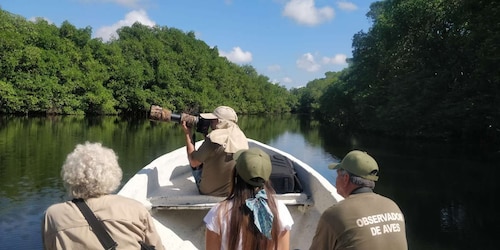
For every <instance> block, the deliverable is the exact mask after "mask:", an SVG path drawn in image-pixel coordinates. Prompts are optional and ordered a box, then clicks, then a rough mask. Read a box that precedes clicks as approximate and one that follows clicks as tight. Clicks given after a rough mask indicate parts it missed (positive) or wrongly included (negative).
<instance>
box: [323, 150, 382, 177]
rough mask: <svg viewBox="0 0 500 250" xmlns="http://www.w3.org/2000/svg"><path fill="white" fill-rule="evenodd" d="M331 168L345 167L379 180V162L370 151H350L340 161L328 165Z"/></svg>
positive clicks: (353, 172) (359, 174) (360, 174)
mask: <svg viewBox="0 0 500 250" xmlns="http://www.w3.org/2000/svg"><path fill="white" fill-rule="evenodd" d="M328 168H329V169H345V170H346V171H347V172H349V173H351V174H354V175H357V176H359V177H362V178H364V179H367V180H372V181H377V180H378V164H377V162H376V161H375V159H373V157H371V156H370V155H369V154H368V153H366V152H364V151H359V150H353V151H351V152H349V153H348V154H347V155H346V156H345V157H344V159H342V161H341V162H340V163H332V164H330V165H328Z"/></svg>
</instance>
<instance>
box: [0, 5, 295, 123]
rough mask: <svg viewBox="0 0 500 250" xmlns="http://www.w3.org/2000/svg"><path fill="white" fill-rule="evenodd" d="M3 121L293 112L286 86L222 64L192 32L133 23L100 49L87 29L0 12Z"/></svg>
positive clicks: (225, 62)
mask: <svg viewBox="0 0 500 250" xmlns="http://www.w3.org/2000/svg"><path fill="white" fill-rule="evenodd" d="M0 28H2V33H1V34H0V57H1V58H0V59H1V60H0V85H1V86H2V89H1V90H0V91H1V94H2V96H1V97H0V113H4V114H8V113H23V114H25V113H49V114H92V115H95V114H97V115H102V114H105V115H108V114H142V113H145V112H146V111H148V110H149V107H150V105H151V104H158V105H161V106H163V107H165V108H169V109H172V110H174V111H176V112H190V113H196V112H207V111H211V110H213V109H214V108H215V107H217V106H219V105H229V106H232V107H233V108H235V109H236V110H237V111H238V112H241V113H281V112H289V111H290V110H291V108H290V106H289V104H290V103H292V101H291V100H293V98H294V97H293V96H292V95H291V94H290V93H289V92H288V91H287V90H286V88H284V87H283V86H278V85H276V84H273V83H271V82H270V81H269V79H268V78H267V77H265V76H262V75H259V74H257V72H256V71H255V69H254V68H253V67H252V66H250V65H243V66H239V65H236V64H234V63H231V62H229V61H228V60H227V59H226V58H223V57H220V56H219V53H218V50H217V48H210V47H209V46H208V45H207V44H206V43H205V42H203V41H201V40H198V39H196V37H195V35H194V32H183V31H181V30H178V29H175V28H168V27H161V26H155V27H148V26H144V25H141V24H140V23H135V24H133V25H132V26H131V27H122V28H121V29H119V30H118V31H117V33H118V37H116V38H114V39H112V40H111V41H110V42H107V43H103V42H102V41H101V40H100V39H92V38H91V34H92V30H91V28H90V27H86V28H83V29H78V28H76V27H75V26H73V25H72V24H71V23H69V22H68V21H65V22H63V23H62V24H61V26H60V27H57V26H55V25H53V24H49V23H48V22H47V21H46V20H43V19H37V20H35V21H34V22H31V21H27V20H26V19H24V18H22V17H19V16H16V15H13V14H10V13H8V12H6V11H3V10H1V9H0Z"/></svg>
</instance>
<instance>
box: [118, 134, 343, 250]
mask: <svg viewBox="0 0 500 250" xmlns="http://www.w3.org/2000/svg"><path fill="white" fill-rule="evenodd" d="M201 143H202V141H199V142H197V143H196V145H195V146H196V147H199V146H200V145H201ZM249 144H250V147H260V148H262V149H263V150H264V151H266V152H267V153H269V154H270V155H272V154H281V155H283V156H285V157H287V158H289V159H290V160H291V161H292V162H293V163H294V167H295V171H296V173H297V176H298V178H299V180H300V181H301V183H302V187H303V192H301V193H286V194H277V195H276V197H277V199H279V200H282V201H283V202H284V203H285V204H286V205H287V207H288V209H289V210H290V213H291V214H292V216H293V220H294V225H293V227H292V231H291V235H290V249H309V246H310V244H311V241H312V238H313V236H314V233H315V230H316V225H317V222H318V220H319V217H320V216H321V214H322V212H323V211H324V210H325V209H326V208H328V207H329V206H331V205H332V204H334V203H337V202H338V201H340V200H341V199H343V198H342V197H341V196H340V195H338V194H337V191H336V189H335V187H334V186H333V185H332V184H331V183H330V182H329V181H328V180H326V179H325V178H324V177H323V176H321V175H320V174H319V173H318V172H316V171H315V170H314V169H313V168H312V167H310V166H308V165H307V164H305V163H304V162H302V161H300V160H298V159H296V158H295V157H293V156H292V155H290V154H288V153H286V152H283V151H281V150H279V149H276V148H273V147H271V146H268V145H266V144H263V143H261V142H258V141H255V140H252V139H249ZM118 194H119V195H123V196H126V197H130V198H133V199H136V200H138V201H140V202H142V203H143V204H144V206H146V207H147V208H148V209H151V214H152V216H153V218H154V220H155V224H156V228H157V230H158V232H159V234H160V236H161V238H162V241H163V244H164V246H165V247H166V249H183V250H184V249H205V224H204V222H203V217H204V216H205V215H206V213H207V212H208V209H210V208H211V207H212V206H213V205H214V204H215V203H217V202H219V201H221V200H222V199H224V197H214V196H208V195H200V194H199V193H198V190H197V188H196V185H195V183H194V178H193V177H192V175H191V168H190V166H189V163H188V160H187V156H186V148H185V147H182V148H179V149H177V150H174V151H172V152H170V153H167V154H165V155H162V156H160V157H159V158H157V159H155V160H153V161H152V162H151V163H150V164H148V165H147V166H145V167H144V168H142V169H141V170H140V171H139V172H137V174H135V175H134V176H133V177H132V178H130V180H129V181H128V182H127V183H126V184H125V185H124V186H123V188H122V189H121V190H120V191H119V192H118Z"/></svg>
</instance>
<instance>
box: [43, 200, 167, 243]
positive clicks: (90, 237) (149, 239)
mask: <svg viewBox="0 0 500 250" xmlns="http://www.w3.org/2000/svg"><path fill="white" fill-rule="evenodd" d="M86 203H87V205H88V206H89V207H90V209H91V210H92V211H93V212H94V214H95V215H96V217H97V218H98V219H100V220H101V221H103V222H104V225H105V227H106V230H107V232H108V233H109V235H110V236H111V238H113V240H114V241H115V242H116V243H118V246H117V248H116V249H117V250H120V249H140V245H139V243H138V241H144V242H145V243H146V244H149V245H154V246H155V247H156V250H163V249H164V247H163V245H162V242H161V239H160V236H159V235H158V233H157V231H156V228H155V226H154V223H153V219H152V217H151V215H150V213H149V211H148V210H147V209H146V208H145V207H144V206H143V205H142V204H141V203H140V202H138V201H136V200H133V199H129V198H126V197H122V196H119V195H104V196H101V197H99V198H90V199H87V200H86ZM42 231H43V233H42V234H43V245H44V249H99V250H102V249H103V246H102V245H101V243H100V242H99V240H98V238H97V236H96V235H95V234H94V232H93V231H92V230H91V228H90V226H89V224H88V222H87V220H86V219H85V217H84V216H83V214H82V213H81V212H80V210H79V209H78V207H77V206H76V205H75V204H74V203H73V202H71V201H67V202H63V203H58V204H54V205H52V206H50V207H49V208H48V209H47V211H46V212H45V218H44V221H43V224H42Z"/></svg>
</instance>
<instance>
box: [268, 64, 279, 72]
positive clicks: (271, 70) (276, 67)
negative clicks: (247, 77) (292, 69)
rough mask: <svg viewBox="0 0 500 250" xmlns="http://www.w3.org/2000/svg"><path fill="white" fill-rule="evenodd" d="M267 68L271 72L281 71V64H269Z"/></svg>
mask: <svg viewBox="0 0 500 250" xmlns="http://www.w3.org/2000/svg"><path fill="white" fill-rule="evenodd" d="M267 70H268V71H269V72H279V71H281V66H279V65H278V64H273V65H269V66H267Z"/></svg>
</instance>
